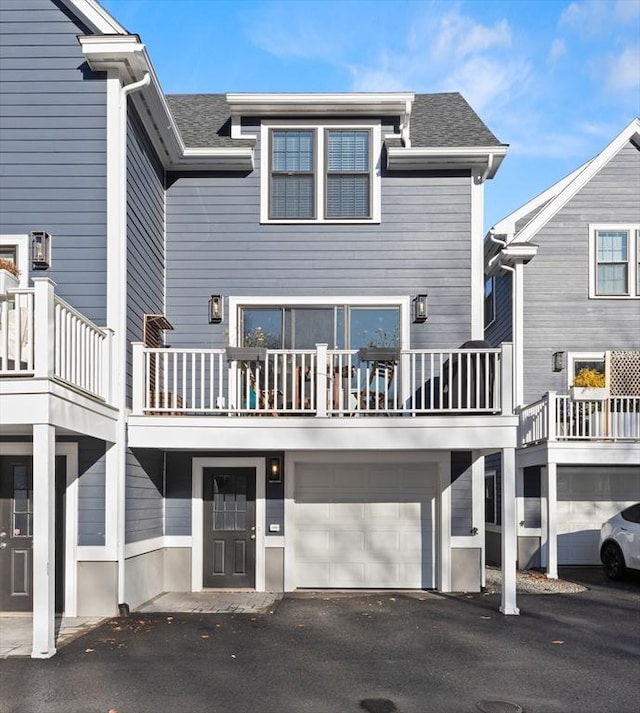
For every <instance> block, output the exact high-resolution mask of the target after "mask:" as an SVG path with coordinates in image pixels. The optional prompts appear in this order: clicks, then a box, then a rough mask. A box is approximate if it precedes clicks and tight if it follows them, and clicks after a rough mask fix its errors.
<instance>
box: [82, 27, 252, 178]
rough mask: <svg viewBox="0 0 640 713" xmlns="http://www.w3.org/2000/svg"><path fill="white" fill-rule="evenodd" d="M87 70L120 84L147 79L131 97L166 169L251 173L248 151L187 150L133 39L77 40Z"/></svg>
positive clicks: (140, 45)
mask: <svg viewBox="0 0 640 713" xmlns="http://www.w3.org/2000/svg"><path fill="white" fill-rule="evenodd" d="M78 40H79V42H80V45H81V47H82V51H83V54H84V56H85V57H86V59H87V62H88V63H89V66H90V67H91V69H93V70H95V71H99V72H108V71H110V72H112V73H117V74H118V76H119V77H120V79H121V81H122V82H123V84H129V83H130V82H136V81H139V80H141V79H143V78H144V76H145V75H146V74H149V76H150V80H151V81H150V83H149V86H148V87H146V88H145V89H144V90H142V91H140V92H137V93H135V94H133V95H132V96H131V100H132V101H133V102H134V104H135V105H136V108H137V109H138V113H139V115H140V118H141V120H142V122H143V124H144V126H145V129H146V131H147V133H148V135H149V137H150V138H151V141H152V143H153V145H154V148H155V149H156V152H157V154H158V156H159V157H160V159H161V161H162V163H163V165H164V167H165V168H166V169H182V170H216V171H247V170H252V169H253V149H252V148H251V147H246V146H239V147H225V148H187V147H186V146H185V144H184V142H183V140H182V137H181V135H180V131H179V129H178V125H177V124H176V121H175V119H174V118H173V114H172V112H171V109H170V108H169V104H168V103H167V100H166V97H165V95H164V92H163V91H162V88H161V87H160V82H159V81H158V77H157V76H156V73H155V70H154V68H153V65H152V64H151V60H150V59H149V56H148V54H147V50H146V48H145V46H144V44H143V43H142V42H141V41H140V38H139V37H138V36H137V35H124V36H93V35H89V36H80V37H79V38H78Z"/></svg>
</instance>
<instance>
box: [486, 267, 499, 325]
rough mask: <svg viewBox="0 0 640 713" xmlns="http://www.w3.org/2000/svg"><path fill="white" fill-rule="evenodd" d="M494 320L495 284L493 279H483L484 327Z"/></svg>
mask: <svg viewBox="0 0 640 713" xmlns="http://www.w3.org/2000/svg"><path fill="white" fill-rule="evenodd" d="M495 318H496V282H495V278H494V277H485V278H484V326H485V327H488V326H489V325H490V324H491V323H492V322H493V321H494V320H495Z"/></svg>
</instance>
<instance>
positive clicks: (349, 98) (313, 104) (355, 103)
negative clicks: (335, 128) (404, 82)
mask: <svg viewBox="0 0 640 713" xmlns="http://www.w3.org/2000/svg"><path fill="white" fill-rule="evenodd" d="M414 99H415V94H414V93H412V92H382V93H366V92H363V93H347V92H345V93H308V94H307V93H274V94H264V93H229V94H227V103H228V104H229V109H230V111H231V116H248V115H259V116H280V117H283V116H297V115H303V116H310V115H312V114H318V115H322V116H331V115H332V114H339V115H341V116H344V115H345V114H358V115H360V116H363V115H367V114H371V115H375V116H384V115H385V114H386V115H394V116H395V115H400V116H403V117H404V116H405V114H406V113H407V111H409V112H410V111H411V105H412V103H413V100H414Z"/></svg>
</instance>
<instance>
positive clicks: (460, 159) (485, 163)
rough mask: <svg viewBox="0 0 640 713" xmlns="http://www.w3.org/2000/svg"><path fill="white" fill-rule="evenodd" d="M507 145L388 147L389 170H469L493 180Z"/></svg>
mask: <svg viewBox="0 0 640 713" xmlns="http://www.w3.org/2000/svg"><path fill="white" fill-rule="evenodd" d="M507 148H508V147H507V146H506V145H505V144H499V145H496V146H460V147H412V148H405V147H401V146H388V147H387V169H388V170H389V171H429V170H456V169H469V170H471V171H472V172H474V173H476V172H477V173H480V174H481V175H482V176H483V178H493V177H494V176H495V175H496V172H497V171H498V169H499V168H500V164H501V163H502V161H503V159H504V157H505V155H506V153H507Z"/></svg>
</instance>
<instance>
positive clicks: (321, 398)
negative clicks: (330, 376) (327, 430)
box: [316, 344, 328, 417]
mask: <svg viewBox="0 0 640 713" xmlns="http://www.w3.org/2000/svg"><path fill="white" fill-rule="evenodd" d="M327 346H328V345H327V344H316V360H317V361H316V416H318V417H323V416H326V415H327V401H328V397H327V366H328V364H327Z"/></svg>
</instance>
